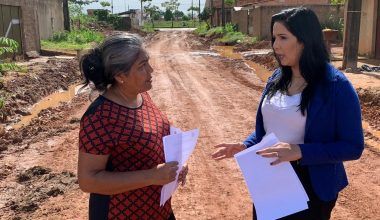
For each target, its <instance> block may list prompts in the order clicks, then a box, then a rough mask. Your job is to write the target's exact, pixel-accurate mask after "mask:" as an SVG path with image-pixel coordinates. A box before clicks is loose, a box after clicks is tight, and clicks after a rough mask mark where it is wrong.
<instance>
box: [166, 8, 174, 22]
mask: <svg viewBox="0 0 380 220" xmlns="http://www.w3.org/2000/svg"><path fill="white" fill-rule="evenodd" d="M172 19H173V13H172V11H170V10H169V9H166V11H165V14H164V20H165V21H171V20H172Z"/></svg>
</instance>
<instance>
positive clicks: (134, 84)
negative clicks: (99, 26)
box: [78, 34, 187, 220]
mask: <svg viewBox="0 0 380 220" xmlns="http://www.w3.org/2000/svg"><path fill="white" fill-rule="evenodd" d="M80 66H81V71H82V74H83V75H84V78H85V84H86V85H87V84H89V83H90V82H91V83H93V85H94V86H95V88H96V89H97V90H98V91H99V92H100V93H101V95H100V96H99V97H98V98H96V100H94V101H93V102H92V104H91V105H90V106H89V108H88V110H87V111H86V113H85V114H84V115H83V117H82V119H81V126H80V134H79V160H78V179H79V186H80V188H81V189H82V190H83V191H85V192H90V193H91V194H90V202H89V203H90V204H89V218H90V219H165V220H166V219H175V217H174V214H173V211H172V208H171V203H170V200H169V201H168V202H167V203H166V204H165V205H164V206H162V207H160V205H159V204H160V193H161V188H162V185H164V184H167V183H170V182H172V181H174V180H175V177H176V172H177V170H178V163H177V162H169V163H165V158H164V151H163V143H162V137H163V136H165V135H169V131H170V124H169V121H168V119H167V118H166V116H165V115H164V114H163V113H162V112H161V111H160V110H159V109H158V108H157V107H156V105H155V104H154V103H153V101H152V99H151V98H150V96H149V94H148V93H147V91H148V90H150V89H151V88H152V72H153V69H152V67H151V66H150V64H149V57H148V54H147V52H146V51H145V50H144V48H143V46H142V41H141V40H140V38H139V37H138V36H136V35H132V34H118V35H114V36H111V37H108V38H107V39H106V40H105V41H104V43H103V44H102V45H101V46H99V47H97V48H95V49H93V50H91V52H90V53H88V54H86V55H85V56H84V57H83V58H82V59H81V63H80ZM186 172H187V168H185V169H182V171H181V173H180V177H179V181H182V182H184V180H185V177H186Z"/></svg>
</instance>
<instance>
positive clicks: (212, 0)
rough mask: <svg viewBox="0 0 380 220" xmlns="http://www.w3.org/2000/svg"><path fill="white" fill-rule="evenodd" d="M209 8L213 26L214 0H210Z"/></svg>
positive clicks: (212, 25)
mask: <svg viewBox="0 0 380 220" xmlns="http://www.w3.org/2000/svg"><path fill="white" fill-rule="evenodd" d="M210 10H211V22H210V24H211V27H214V0H210Z"/></svg>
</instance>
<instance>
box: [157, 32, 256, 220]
mask: <svg viewBox="0 0 380 220" xmlns="http://www.w3.org/2000/svg"><path fill="white" fill-rule="evenodd" d="M162 35H165V37H163V36H162ZM159 36H160V38H161V39H162V38H165V39H166V40H165V41H160V42H157V43H156V44H152V45H151V48H150V52H151V55H152V65H153V66H154V67H155V69H157V70H158V71H157V72H156V73H155V74H154V77H156V80H155V81H156V83H155V84H154V85H153V86H154V88H153V91H152V94H153V98H154V100H155V101H156V102H157V101H158V100H160V101H159V103H162V102H164V103H167V102H170V101H173V100H174V103H172V105H175V106H177V107H174V108H173V107H172V108H167V109H164V108H161V109H162V110H163V111H165V113H166V114H167V115H168V117H169V118H170V119H171V121H172V123H173V124H174V125H176V126H179V127H181V128H183V129H190V128H194V127H199V128H200V131H201V135H200V139H199V142H198V145H197V148H196V150H195V152H194V155H193V156H192V157H191V159H190V161H189V166H190V173H189V176H188V183H187V186H185V187H184V188H181V189H180V190H179V192H178V193H177V194H176V195H175V196H174V198H173V207H174V210H175V214H176V216H177V218H178V219H220V218H223V219H249V218H251V209H252V208H251V203H250V201H249V197H248V192H247V190H246V188H245V184H244V182H243V181H242V177H241V175H240V173H239V171H238V169H237V166H236V164H235V163H234V162H233V161H231V160H226V161H220V162H215V161H213V160H211V158H210V155H211V153H212V152H213V148H212V146H213V145H215V144H217V143H221V142H223V141H237V140H241V139H242V138H244V137H245V136H246V135H247V134H248V133H249V130H251V129H252V124H253V116H254V114H255V108H256V107H257V104H252V105H251V106H250V107H248V108H246V109H245V108H244V104H243V103H244V100H247V99H249V98H251V99H252V103H257V102H258V100H257V99H258V98H257V97H259V93H260V92H261V91H259V92H258V91H255V90H247V89H246V86H245V85H244V84H243V83H247V82H245V81H243V83H241V82H239V81H237V80H236V79H235V78H234V75H233V74H232V72H234V71H235V70H233V69H232V68H228V67H227V68H224V69H222V68H220V66H221V65H222V63H221V62H220V61H215V60H212V59H208V58H207V57H206V58H205V57H200V56H192V55H191V54H190V53H186V52H189V51H188V49H187V48H186V47H182V46H183V45H186V44H182V43H180V42H185V41H186V34H185V33H176V34H173V35H171V34H168V33H162V34H161V33H160V34H159ZM168 51H170V53H171V54H170V55H168V54H165V53H167V52H168ZM184 51H185V52H184ZM162 54H165V55H162ZM218 67H219V68H218ZM163 72H164V73H163ZM163 74H165V75H166V76H165V75H163ZM166 77H167V78H168V79H169V80H167V79H166V80H165V78H166ZM167 83H170V84H169V85H168V84H167ZM156 84H157V85H156ZM259 88H260V90H261V89H262V87H259ZM156 90H157V91H160V93H161V94H160V95H158V92H157V93H156V92H155V91H156ZM164 90H166V93H165V94H163V93H162V92H163V91H164ZM168 90H170V91H171V92H170V91H168ZM173 90H174V91H173ZM228 91H230V93H228ZM167 95H170V96H172V97H171V98H169V99H170V101H168V100H166V97H165V96H167ZM173 97H174V98H173ZM246 104H247V103H246ZM168 105H170V104H164V105H163V106H168ZM247 105H248V106H249V104H247ZM160 107H162V106H160ZM247 115H251V116H250V118H251V119H249V120H247V121H248V123H245V124H243V123H241V122H242V121H244V120H245V119H247ZM243 127H245V129H243ZM244 130H245V133H243V132H244ZM231 201H240V202H235V203H231ZM227 210H228V211H227Z"/></svg>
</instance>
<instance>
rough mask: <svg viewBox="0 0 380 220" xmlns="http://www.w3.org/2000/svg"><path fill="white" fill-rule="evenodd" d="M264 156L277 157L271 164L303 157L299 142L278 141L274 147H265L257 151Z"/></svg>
mask: <svg viewBox="0 0 380 220" xmlns="http://www.w3.org/2000/svg"><path fill="white" fill-rule="evenodd" d="M256 153H257V154H258V155H260V156H262V157H267V158H271V157H275V158H277V159H276V160H275V161H273V162H272V163H271V165H277V164H279V163H281V162H285V161H295V160H299V159H301V158H302V152H301V149H300V146H299V145H298V144H288V143H283V142H280V143H277V144H275V145H273V146H272V147H268V148H265V149H263V150H259V151H257V152H256Z"/></svg>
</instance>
